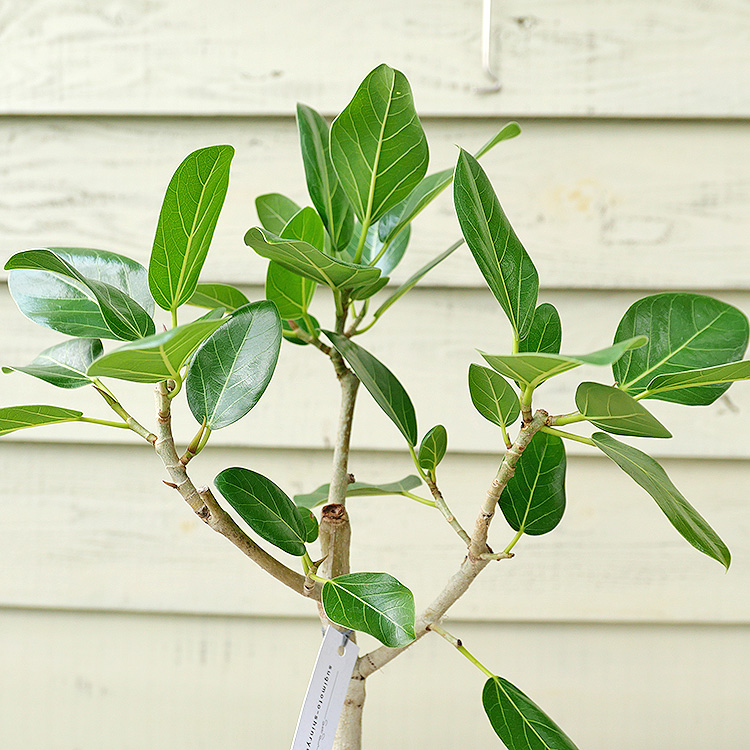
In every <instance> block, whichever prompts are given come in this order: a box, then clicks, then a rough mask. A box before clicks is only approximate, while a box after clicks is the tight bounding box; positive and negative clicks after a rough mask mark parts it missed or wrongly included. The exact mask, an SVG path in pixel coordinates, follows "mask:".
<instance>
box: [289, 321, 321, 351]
mask: <svg viewBox="0 0 750 750" xmlns="http://www.w3.org/2000/svg"><path fill="white" fill-rule="evenodd" d="M307 317H308V318H309V320H310V322H311V323H312V328H310V326H309V325H308V324H307V320H305V319H304V318H298V319H297V320H282V321H281V333H282V335H283V336H284V340H285V341H288V342H289V343H290V344H297V345H298V346H307V341H303V340H302V339H300V338H298V337H297V334H296V333H295V331H294V329H293V328H292V326H291V324H292V323H294V324H295V325H296V326H297V327H298V328H300V329H302V330H303V331H305V333H308V334H309V335H310V336H320V323H318V319H317V318H314V317H313V316H312V315H308V316H307Z"/></svg>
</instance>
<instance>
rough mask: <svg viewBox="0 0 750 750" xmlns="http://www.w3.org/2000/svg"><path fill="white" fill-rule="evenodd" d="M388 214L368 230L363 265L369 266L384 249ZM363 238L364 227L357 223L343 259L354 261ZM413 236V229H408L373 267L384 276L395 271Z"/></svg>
mask: <svg viewBox="0 0 750 750" xmlns="http://www.w3.org/2000/svg"><path fill="white" fill-rule="evenodd" d="M387 217H388V214H386V216H384V217H383V218H382V219H381V220H380V221H379V222H378V223H377V224H373V225H372V226H371V227H370V228H369V229H368V230H367V237H366V239H365V244H364V246H363V248H362V257H361V259H360V260H361V263H362V264H363V265H369V264H370V263H371V262H372V261H373V260H374V259H375V258H377V257H378V255H379V254H380V251H381V250H382V249H383V245H384V244H385V242H384V240H383V239H382V238H381V233H382V231H383V226H384V224H383V222H385V221H386V219H387ZM361 236H362V225H361V224H360V223H359V222H355V224H354V231H353V232H352V238H351V240H350V242H349V245H348V246H347V247H346V248H345V249H344V252H343V253H342V258H343V259H344V260H348V261H349V262H350V263H351V262H353V261H354V257H355V255H356V252H357V247H358V245H359V239H360V237H361ZM410 236H411V229H410V228H408V227H407V228H406V229H405V230H404V231H403V232H401V234H399V236H398V237H397V238H396V239H395V240H393V242H391V243H390V244H389V245H388V248H387V249H386V251H385V252H384V253H383V255H382V256H381V257H380V258H378V260H377V262H375V263H374V264H373V265H374V266H375V268H379V269H380V271H381V273H382V274H383V275H384V276H387V275H388V274H389V273H390V272H391V271H393V269H394V268H395V267H396V266H397V265H398V264H399V263H400V262H401V259H402V258H403V257H404V253H405V252H406V247H407V245H408V244H409V237H410Z"/></svg>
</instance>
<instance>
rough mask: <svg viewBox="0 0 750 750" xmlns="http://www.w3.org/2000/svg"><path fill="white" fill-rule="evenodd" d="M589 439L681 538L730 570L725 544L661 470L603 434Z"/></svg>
mask: <svg viewBox="0 0 750 750" xmlns="http://www.w3.org/2000/svg"><path fill="white" fill-rule="evenodd" d="M591 439H592V440H593V441H594V443H595V444H596V447H597V448H599V450H601V451H602V452H603V453H604V454H605V455H606V456H608V457H609V458H611V459H612V460H613V461H614V462H615V463H616V464H617V465H618V466H619V467H620V468H621V469H622V470H623V471H624V472H625V473H626V474H629V475H630V477H631V478H632V479H633V480H635V482H636V483H637V484H639V485H640V486H641V487H643V489H644V490H646V492H648V494H649V495H651V497H653V498H654V500H656V504H657V505H658V506H659V507H660V508H661V510H662V511H663V513H664V515H666V517H667V518H668V519H669V522H670V523H671V524H672V526H674V527H675V529H677V531H678V532H679V533H680V535H681V536H682V537H683V538H684V539H686V540H687V541H688V542H689V543H690V544H692V545H693V547H695V548H696V549H697V550H700V551H701V552H703V553H704V554H706V555H708V556H709V557H712V558H713V559H714V560H717V561H718V562H720V563H721V564H722V565H723V566H724V567H725V568H727V569H729V563H730V562H731V555H730V554H729V550H728V549H727V547H726V545H725V544H724V542H722V541H721V539H720V538H719V536H718V534H717V533H716V532H715V531H714V530H713V529H712V528H711V527H710V526H709V525H708V523H707V522H706V521H705V519H704V518H703V517H702V516H701V515H700V513H698V511H697V510H696V509H695V508H693V506H692V505H690V503H689V502H688V501H687V500H686V499H685V498H684V497H683V496H682V495H681V494H680V492H679V490H678V489H677V488H676V487H675V486H674V485H673V484H672V482H671V481H670V479H669V477H668V476H667V474H666V472H665V471H664V469H662V467H661V466H659V464H658V463H657V462H656V461H655V460H654V459H653V458H651V456H647V455H646V454H645V453H643V452H642V451H639V450H637V449H636V448H632V447H631V446H629V445H625V443H621V442H620V441H619V440H615V438H613V437H611V436H610V435H605V434H604V433H603V432H595V433H594V434H593V435H592V436H591Z"/></svg>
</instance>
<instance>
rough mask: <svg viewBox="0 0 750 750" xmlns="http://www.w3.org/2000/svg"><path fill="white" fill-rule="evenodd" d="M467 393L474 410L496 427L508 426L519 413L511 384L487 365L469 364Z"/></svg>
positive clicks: (515, 394)
mask: <svg viewBox="0 0 750 750" xmlns="http://www.w3.org/2000/svg"><path fill="white" fill-rule="evenodd" d="M469 394H470V395H471V401H472V403H473V404H474V406H475V407H476V410H477V411H478V412H479V413H480V414H481V415H482V416H483V417H484V418H485V419H488V420H489V421H490V422H492V423H494V424H496V425H498V427H509V426H510V425H512V424H513V423H514V422H515V421H516V420H517V419H518V417H519V416H520V415H521V404H520V401H519V398H518V394H517V393H516V392H515V391H514V390H513V386H511V384H510V383H509V382H508V381H507V380H506V379H505V378H504V377H502V375H498V374H497V373H496V372H495V371H494V370H490V369H489V367H482V366H481V365H475V364H471V365H469Z"/></svg>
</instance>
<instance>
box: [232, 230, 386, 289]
mask: <svg viewBox="0 0 750 750" xmlns="http://www.w3.org/2000/svg"><path fill="white" fill-rule="evenodd" d="M245 244H246V245H249V246H250V247H252V248H253V250H255V252H256V253H258V255H261V256H262V257H264V258H268V259H269V260H272V261H275V262H276V263H278V264H279V265H280V266H284V268H286V269H288V270H290V271H293V272H294V273H296V274H299V275H302V276H305V277H306V278H308V279H312V280H313V281H317V282H318V283H319V284H326V285H327V286H330V287H331V288H332V289H358V288H361V287H367V286H370V285H371V284H373V283H374V282H375V281H376V280H377V279H378V278H379V277H380V269H378V268H369V267H368V266H360V265H355V264H354V263H347V262H345V261H342V260H336V259H335V258H331V257H330V256H329V255H326V254H325V253H322V252H321V251H320V250H318V249H317V248H314V247H313V246H312V245H308V244H307V243H306V242H302V241H301V240H284V239H281V237H276V236H275V235H273V234H268V233H267V232H265V231H264V230H263V229H260V228H258V227H253V228H252V229H250V230H248V232H247V234H246V235H245Z"/></svg>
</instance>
